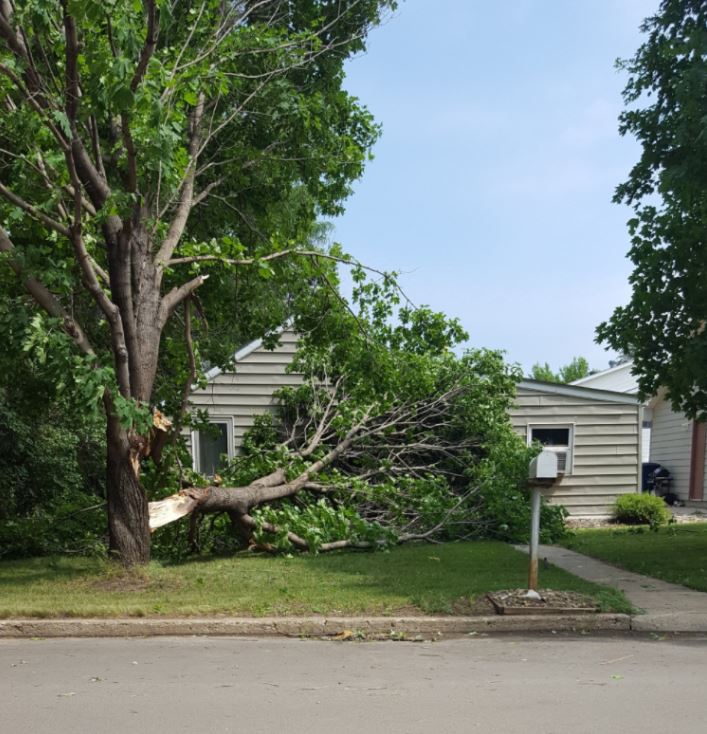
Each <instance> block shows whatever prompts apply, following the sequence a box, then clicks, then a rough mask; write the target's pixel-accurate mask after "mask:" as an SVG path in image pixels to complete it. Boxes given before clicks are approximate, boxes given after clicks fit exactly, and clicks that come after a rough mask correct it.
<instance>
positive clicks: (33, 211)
mask: <svg viewBox="0 0 707 734" xmlns="http://www.w3.org/2000/svg"><path fill="white" fill-rule="evenodd" d="M0 196H3V197H5V198H6V199H7V200H8V201H9V202H10V203H12V204H14V205H15V206H17V207H19V208H20V209H22V210H23V211H26V212H27V213H28V214H29V215H30V216H32V217H33V218H34V219H36V220H37V221H38V222H42V224H46V225H47V227H49V228H50V229H53V230H54V231H55V232H58V233H59V234H60V235H62V236H64V237H70V236H71V232H70V231H69V229H68V227H65V226H64V225H63V224H61V222H57V221H56V220H55V219H52V218H51V217H49V216H47V215H46V214H45V213H44V212H42V211H40V210H39V209H37V207H36V206H33V205H32V204H30V203H28V202H26V201H25V200H24V199H22V198H21V197H19V196H17V194H14V193H13V192H12V191H10V189H8V188H7V187H6V186H5V185H4V184H2V183H0Z"/></svg>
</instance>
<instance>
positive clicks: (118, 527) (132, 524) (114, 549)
mask: <svg viewBox="0 0 707 734" xmlns="http://www.w3.org/2000/svg"><path fill="white" fill-rule="evenodd" d="M107 437H108V476H107V491H108V531H109V539H110V540H109V548H110V552H111V554H113V555H114V556H115V557H117V558H118V559H119V560H120V561H121V563H122V564H123V565H124V566H135V565H139V564H146V563H148V562H149V560H150V526H149V513H148V504H147V495H146V494H145V491H144V490H143V488H142V487H141V486H140V480H139V478H138V472H137V466H136V464H135V463H134V461H133V457H132V455H131V446H130V440H129V437H128V434H127V432H126V431H125V429H124V428H123V427H122V426H121V425H120V423H119V421H118V420H117V418H115V417H114V416H108V430H107ZM136 461H137V459H135V462H136Z"/></svg>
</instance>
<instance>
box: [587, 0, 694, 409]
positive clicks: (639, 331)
mask: <svg viewBox="0 0 707 734" xmlns="http://www.w3.org/2000/svg"><path fill="white" fill-rule="evenodd" d="M705 27H707V8H706V7H705V5H704V3H702V2H696V1H693V0H663V2H662V3H661V5H660V9H659V11H658V12H657V13H656V14H655V15H654V16H652V17H650V18H648V19H647V20H646V21H645V22H644V24H643V27H642V29H643V31H644V33H645V34H646V37H645V41H644V43H643V45H641V47H640V48H639V49H638V50H637V52H636V53H635V55H634V56H633V57H632V58H631V59H628V60H626V61H624V62H623V63H622V68H623V69H625V70H627V71H628V73H629V75H630V76H629V80H628V83H627V85H626V89H625V92H624V97H625V100H626V103H627V109H626V110H625V111H624V112H623V113H622V115H621V119H620V124H621V131H622V133H630V134H632V135H634V136H635V137H636V139H637V140H638V142H639V143H640V144H641V146H642V151H641V156H640V159H639V161H638V162H637V163H636V165H635V166H634V167H633V169H632V170H631V173H630V175H629V177H628V179H627V180H626V181H625V182H624V183H622V184H621V185H620V186H619V187H618V188H617V190H616V195H615V201H617V202H624V203H627V204H630V205H631V206H632V207H633V210H634V216H633V217H632V218H631V219H630V220H629V222H628V228H629V234H630V236H631V249H630V252H629V256H630V258H631V260H632V261H633V263H634V270H633V273H632V274H631V276H630V282H631V286H632V288H633V294H632V298H631V301H630V302H629V303H628V304H627V305H626V306H625V307H621V308H617V309H616V310H615V311H614V314H613V315H612V317H611V319H609V320H608V321H607V322H604V323H602V324H601V325H600V326H599V327H598V329H597V334H598V338H599V340H601V341H604V342H606V343H607V344H609V345H610V346H612V347H613V348H614V349H617V350H619V351H621V352H623V353H627V354H630V355H631V356H632V357H633V361H634V370H635V372H636V374H637V377H638V381H639V387H640V390H641V393H642V395H643V396H644V397H648V396H651V395H654V394H655V393H656V392H657V390H658V389H659V388H660V387H665V388H667V390H668V393H669V396H670V399H671V400H672V402H673V406H674V408H675V409H676V410H679V411H681V412H686V413H688V414H689V415H690V416H697V417H706V416H707V371H705V369H704V365H705V360H706V359H707V333H706V332H705V329H704V324H705V321H707V281H706V280H705V277H704V274H705V272H707V241H706V240H705V229H706V227H707V175H706V174H705V171H707V136H705V134H704V133H705V123H704V121H705V118H706V117H707V33H705Z"/></svg>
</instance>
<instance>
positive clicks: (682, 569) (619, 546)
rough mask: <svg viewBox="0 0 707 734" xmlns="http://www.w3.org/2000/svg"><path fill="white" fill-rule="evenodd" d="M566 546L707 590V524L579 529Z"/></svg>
mask: <svg viewBox="0 0 707 734" xmlns="http://www.w3.org/2000/svg"><path fill="white" fill-rule="evenodd" d="M563 545H564V546H566V547H567V548H571V549H572V550H575V551H577V552H578V553H584V554H586V555H588V556H593V557H594V558H600V559H601V560H602V561H607V562H608V563H613V564H614V565H616V566H621V568H626V569H628V570H629V571H635V572H636V573H642V574H645V575H647V576H653V577H655V578H659V579H663V580H664V581H672V582H673V583H675V584H682V585H683V586H689V587H690V588H692V589H697V590H698V591H707V523H690V524H686V525H670V526H668V527H664V528H661V529H660V530H659V531H658V532H657V533H656V532H651V531H650V530H648V529H647V528H642V529H641V530H640V531H638V532H637V530H636V529H634V528H617V529H601V530H578V531H576V534H575V535H574V536H573V537H571V538H569V539H568V540H566V541H564V542H563Z"/></svg>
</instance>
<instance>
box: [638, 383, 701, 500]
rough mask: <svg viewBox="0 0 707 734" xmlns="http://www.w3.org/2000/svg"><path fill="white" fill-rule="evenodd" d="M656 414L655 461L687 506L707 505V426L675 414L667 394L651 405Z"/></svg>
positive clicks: (652, 434) (653, 440) (663, 392)
mask: <svg viewBox="0 0 707 734" xmlns="http://www.w3.org/2000/svg"><path fill="white" fill-rule="evenodd" d="M650 407H651V409H652V411H653V430H652V432H651V461H654V462H656V463H658V464H662V465H663V466H664V467H665V468H666V469H668V471H669V472H670V473H671V474H672V476H673V483H672V486H671V491H672V492H674V493H675V494H676V495H677V496H678V498H679V499H680V500H682V501H683V502H691V503H692V502H698V503H704V504H705V505H707V487H706V486H705V479H706V478H707V471H705V454H706V452H705V440H706V438H707V425H706V424H705V423H698V422H696V421H693V420H691V419H690V418H688V417H687V416H685V415H684V414H683V413H675V412H674V411H673V409H672V408H671V406H670V402H669V401H667V400H666V399H665V391H664V390H659V391H658V394H657V395H656V396H655V397H654V398H653V399H652V400H651V401H650Z"/></svg>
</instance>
